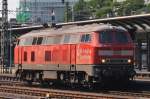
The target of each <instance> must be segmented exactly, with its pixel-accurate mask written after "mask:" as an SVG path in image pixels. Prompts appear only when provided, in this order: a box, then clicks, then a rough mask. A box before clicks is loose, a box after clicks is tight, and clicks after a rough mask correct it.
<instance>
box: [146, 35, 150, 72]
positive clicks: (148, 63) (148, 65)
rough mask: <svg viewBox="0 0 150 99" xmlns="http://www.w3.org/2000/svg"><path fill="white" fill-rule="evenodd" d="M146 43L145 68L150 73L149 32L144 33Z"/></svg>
mask: <svg viewBox="0 0 150 99" xmlns="http://www.w3.org/2000/svg"><path fill="white" fill-rule="evenodd" d="M146 41H147V68H148V71H150V39H149V32H147V33H146Z"/></svg>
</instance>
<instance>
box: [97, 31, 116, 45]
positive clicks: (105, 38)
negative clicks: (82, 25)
mask: <svg viewBox="0 0 150 99" xmlns="http://www.w3.org/2000/svg"><path fill="white" fill-rule="evenodd" d="M99 39H100V42H102V43H112V42H113V32H112V31H102V32H100V34H99Z"/></svg>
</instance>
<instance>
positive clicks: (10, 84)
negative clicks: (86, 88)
mask: <svg viewBox="0 0 150 99" xmlns="http://www.w3.org/2000/svg"><path fill="white" fill-rule="evenodd" d="M14 94H15V96H17V97H15V96H14ZM2 95H4V98H8V99H9V98H10V96H11V97H14V98H13V99H16V98H18V99H41V98H46V97H50V98H56V99H62V98H64V99H66V98H67V99H68V98H69V99H116V98H119V99H134V98H142V99H143V98H147V99H148V98H150V91H141V92H135V91H130V92H124V91H108V90H107V91H100V92H79V91H67V90H56V89H44V88H34V87H27V86H25V84H24V83H23V82H21V81H20V80H19V79H16V78H13V77H9V76H1V77H0V96H2ZM6 96H7V97H6ZM8 96H9V97H8ZM19 97H21V98H19ZM24 97H27V98H24ZM29 97H32V98H29ZM0 99H1V97H0Z"/></svg>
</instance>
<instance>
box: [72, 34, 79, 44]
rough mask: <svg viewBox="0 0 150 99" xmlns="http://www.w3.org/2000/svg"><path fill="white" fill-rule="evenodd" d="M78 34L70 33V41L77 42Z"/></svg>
mask: <svg viewBox="0 0 150 99" xmlns="http://www.w3.org/2000/svg"><path fill="white" fill-rule="evenodd" d="M79 41H80V35H76V34H72V35H71V38H70V43H79Z"/></svg>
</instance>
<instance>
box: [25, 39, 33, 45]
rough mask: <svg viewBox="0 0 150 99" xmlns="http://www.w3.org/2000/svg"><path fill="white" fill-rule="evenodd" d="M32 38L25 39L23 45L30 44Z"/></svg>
mask: <svg viewBox="0 0 150 99" xmlns="http://www.w3.org/2000/svg"><path fill="white" fill-rule="evenodd" d="M32 41H33V38H28V39H25V43H24V45H32Z"/></svg>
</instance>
